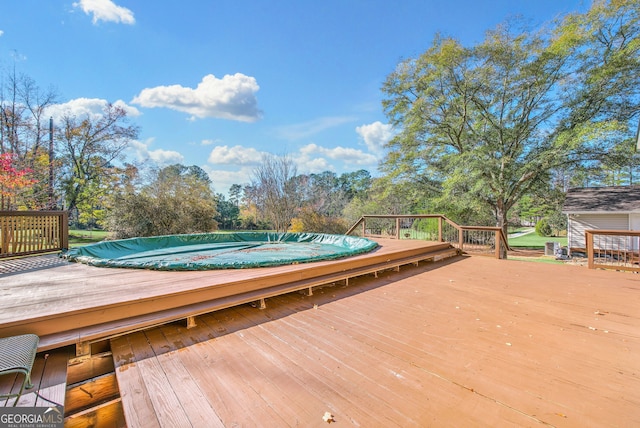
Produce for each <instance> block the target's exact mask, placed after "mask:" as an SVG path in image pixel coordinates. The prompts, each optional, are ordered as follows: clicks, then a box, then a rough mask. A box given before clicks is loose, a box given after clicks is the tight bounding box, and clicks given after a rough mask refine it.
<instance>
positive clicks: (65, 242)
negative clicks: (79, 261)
mask: <svg viewBox="0 0 640 428" xmlns="http://www.w3.org/2000/svg"><path fill="white" fill-rule="evenodd" d="M60 217H61V218H60V222H61V224H60V235H61V236H60V246H61V247H62V248H61V249H62V250H65V251H66V250H68V249H69V212H68V211H63V212H62V215H61V216H60Z"/></svg>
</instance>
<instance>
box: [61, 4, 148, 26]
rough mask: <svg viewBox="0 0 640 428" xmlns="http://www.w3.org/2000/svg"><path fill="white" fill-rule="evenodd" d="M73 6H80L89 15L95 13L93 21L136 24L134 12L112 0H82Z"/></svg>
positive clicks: (95, 22)
mask: <svg viewBox="0 0 640 428" xmlns="http://www.w3.org/2000/svg"><path fill="white" fill-rule="evenodd" d="M73 7H76V8H80V9H82V10H83V12H84V13H86V14H87V15H90V14H93V19H92V21H93V23H94V24H97V23H98V21H105V22H116V23H120V22H121V23H123V24H135V22H136V19H135V18H134V17H133V12H132V11H131V10H129V9H127V8H126V7H122V6H118V5H117V4H115V3H114V2H112V1H111V0H80V1H79V2H77V3H73Z"/></svg>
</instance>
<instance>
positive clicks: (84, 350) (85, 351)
mask: <svg viewBox="0 0 640 428" xmlns="http://www.w3.org/2000/svg"><path fill="white" fill-rule="evenodd" d="M90 356H91V342H88V341H85V342H78V343H76V358H88V357H90Z"/></svg>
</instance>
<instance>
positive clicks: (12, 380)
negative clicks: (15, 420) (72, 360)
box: [0, 348, 70, 407]
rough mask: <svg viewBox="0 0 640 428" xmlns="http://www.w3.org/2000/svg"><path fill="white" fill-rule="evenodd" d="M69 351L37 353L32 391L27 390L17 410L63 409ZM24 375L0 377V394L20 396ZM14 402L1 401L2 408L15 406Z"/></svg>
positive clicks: (32, 370)
mask: <svg viewBox="0 0 640 428" xmlns="http://www.w3.org/2000/svg"><path fill="white" fill-rule="evenodd" d="M69 352H70V349H69V348H60V349H56V350H54V351H51V352H46V353H38V354H37V355H36V358H35V360H34V362H33V367H32V369H31V382H32V383H33V388H31V389H25V390H24V392H23V394H22V396H21V397H20V399H19V400H18V403H17V407H50V406H54V405H60V406H64V400H65V393H66V388H67V365H68V362H69ZM20 382H22V375H8V376H2V377H0V392H2V393H11V392H14V393H15V392H17V391H18V390H19V388H20ZM14 402H15V398H9V399H0V406H6V407H8V406H13V404H14Z"/></svg>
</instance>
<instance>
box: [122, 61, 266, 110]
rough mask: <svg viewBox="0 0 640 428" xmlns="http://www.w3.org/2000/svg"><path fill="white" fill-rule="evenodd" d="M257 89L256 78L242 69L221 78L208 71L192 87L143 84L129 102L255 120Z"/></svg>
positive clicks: (151, 106) (144, 105) (150, 106)
mask: <svg viewBox="0 0 640 428" xmlns="http://www.w3.org/2000/svg"><path fill="white" fill-rule="evenodd" d="M259 89H260V87H259V86H258V83H257V82H256V79H255V78H253V77H250V76H245V75H244V74H242V73H236V74H234V75H229V74H227V75H225V76H224V77H223V78H222V79H218V78H216V77H215V76H214V75H213V74H208V75H206V76H204V77H203V78H202V81H201V82H200V83H199V84H198V86H197V87H196V88H195V89H193V88H187V87H184V86H181V85H171V86H157V87H155V88H146V89H143V90H142V91H141V92H140V94H139V95H137V96H136V97H135V98H134V99H133V101H132V102H133V103H134V104H139V105H140V106H142V107H149V108H154V107H165V108H170V109H172V110H177V111H182V112H185V113H189V114H191V115H193V116H194V117H198V118H205V117H213V118H219V119H231V120H238V121H242V122H255V121H256V120H258V119H260V117H261V116H262V113H261V111H260V110H259V109H258V100H257V98H256V96H255V93H256V92H257V91H258V90H259Z"/></svg>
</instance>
